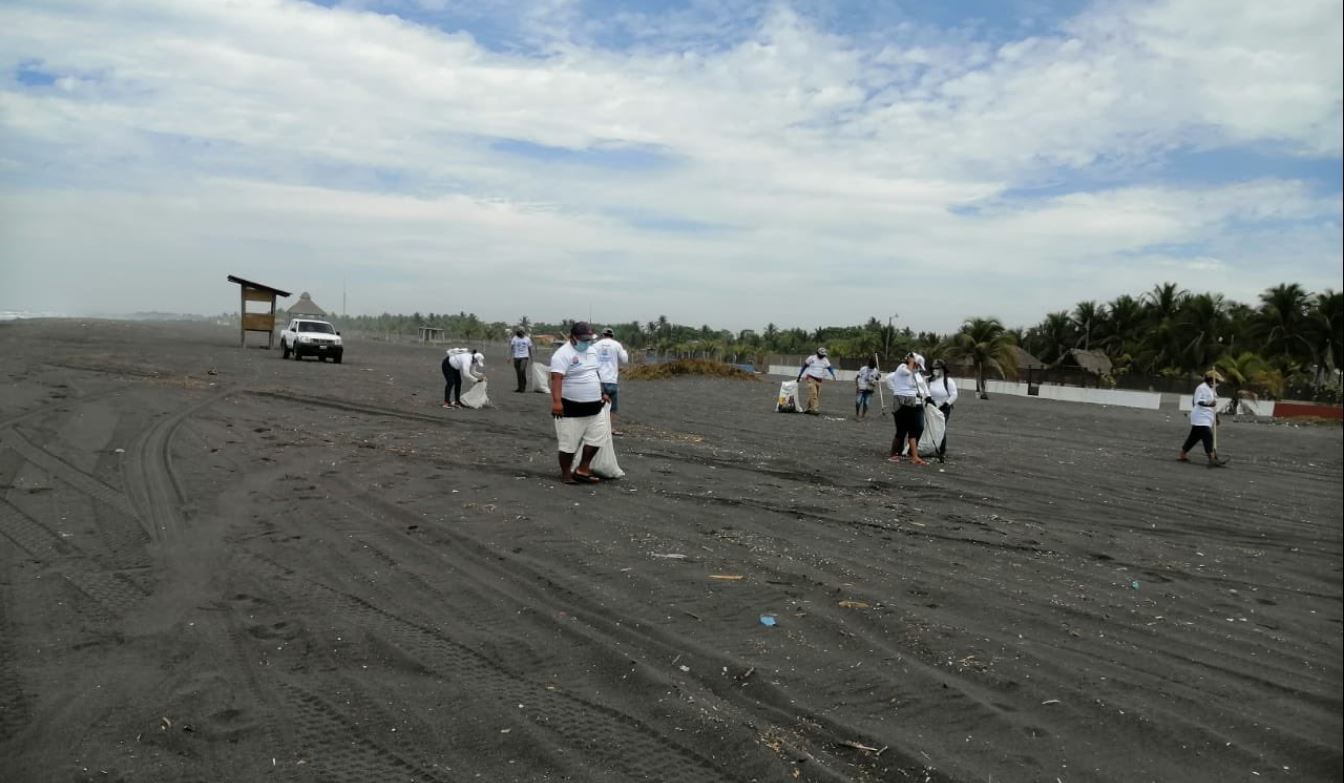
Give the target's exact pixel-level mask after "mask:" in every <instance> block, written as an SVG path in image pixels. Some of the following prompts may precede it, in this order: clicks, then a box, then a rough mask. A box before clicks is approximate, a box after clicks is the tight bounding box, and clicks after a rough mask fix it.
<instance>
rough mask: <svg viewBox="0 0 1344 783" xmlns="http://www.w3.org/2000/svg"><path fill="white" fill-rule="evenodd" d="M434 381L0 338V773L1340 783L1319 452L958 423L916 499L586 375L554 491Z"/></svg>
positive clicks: (689, 387)
mask: <svg viewBox="0 0 1344 783" xmlns="http://www.w3.org/2000/svg"><path fill="white" fill-rule="evenodd" d="M438 359H439V352H438V351H437V350H435V349H430V348H425V347H419V346H410V345H402V346H398V345H387V344H382V343H376V342H361V341H359V340H350V341H349V345H348V354H347V357H346V361H345V363H344V364H341V365H333V364H327V363H318V362H315V361H312V360H308V361H305V362H302V363H299V362H293V361H283V360H281V358H280V355H279V351H278V350H277V351H270V352H267V351H264V350H258V349H247V350H243V349H240V348H238V347H237V345H236V336H235V333H234V332H232V331H231V330H229V329H224V328H209V327H200V326H182V325H166V324H165V325H151V324H131V323H119V322H106V321H103V322H98V321H87V322H80V321H45V322H19V323H7V324H4V325H0V390H3V391H2V396H0V445H2V446H3V448H0V780H4V781H47V780H56V781H67V780H75V781H83V780H89V781H110V780H131V781H147V780H163V781H168V780H174V781H175V780H210V781H222V780H237V781H255V780H266V779H277V780H295V781H393V780H420V781H426V780H444V781H456V780H477V779H479V780H491V781H514V780H517V781H534V780H575V781H629V780H664V781H710V780H723V781H749V780H759V781H781V780H793V779H799V780H815V781H877V780H882V781H887V780H894V781H901V780H920V781H922V780H933V781H938V780H958V781H986V780H994V781H1041V780H1045V781H1051V780H1060V781H1070V780H1075V781H1078V780H1088V781H1124V783H1135V781H1146V780H1156V781H1227V780H1253V779H1285V780H1339V779H1340V777H1341V775H1344V754H1342V753H1341V739H1340V737H1341V729H1342V728H1344V727H1342V726H1341V713H1342V711H1344V702H1342V699H1341V652H1342V651H1341V592H1342V590H1341V579H1342V576H1341V560H1342V556H1341V463H1342V459H1341V449H1342V446H1341V430H1340V428H1339V427H1338V426H1334V427H1328V426H1284V425H1276V424H1266V423H1254V422H1235V423H1228V424H1227V425H1226V426H1224V427H1223V429H1222V434H1221V445H1222V448H1223V451H1224V452H1225V453H1226V454H1228V455H1230V456H1231V457H1232V459H1233V462H1232V464H1231V466H1230V467H1229V468H1228V469H1227V470H1222V471H1217V470H1207V469H1205V468H1204V467H1202V466H1199V465H1181V464H1177V463H1176V462H1174V460H1173V457H1174V455H1175V450H1176V447H1177V446H1178V445H1179V443H1180V441H1181V439H1182V438H1183V437H1184V435H1185V432H1186V428H1187V424H1186V419H1185V417H1184V415H1182V414H1180V413H1178V412H1175V411H1171V412H1166V411H1164V412H1142V411H1133V410H1125V409H1117V408H1103V407H1098V406H1087V405H1075V404H1069V403H1058V402H1049V401H1042V400H1031V399H1017V398H1008V397H996V398H994V399H991V400H988V401H979V400H974V399H967V398H963V402H962V403H961V404H960V405H959V406H958V407H957V410H956V412H955V416H954V417H953V419H952V422H951V430H950V435H951V438H950V444H951V449H952V457H951V458H950V459H949V461H948V463H947V464H946V465H942V466H939V465H936V464H935V465H932V466H930V467H928V468H916V467H914V466H911V465H908V464H905V465H900V466H892V465H888V464H887V463H885V462H884V460H883V457H884V456H885V455H886V449H887V444H888V443H889V440H890V437H891V430H892V427H891V424H890V420H889V419H888V420H883V419H880V418H876V417H875V418H873V419H870V420H868V421H862V422H859V421H854V420H852V418H845V415H846V414H848V413H850V412H851V411H850V410H849V405H850V398H849V395H848V393H847V387H843V386H841V385H833V386H829V387H828V389H827V391H828V395H829V396H828V397H827V399H826V401H825V403H824V408H825V409H826V411H827V412H828V414H829V415H827V416H823V417H805V416H796V415H783V414H776V413H773V412H772V403H773V397H774V394H775V390H776V388H777V383H776V382H770V381H765V382H760V383H752V382H742V381H727V380H704V379H690V380H677V381H664V382H644V383H639V382H627V383H626V384H624V385H623V403H624V405H625V408H626V411H625V413H626V417H625V424H626V427H625V428H626V429H627V430H628V432H629V435H628V436H627V437H625V438H623V439H618V440H617V446H618V449H619V459H620V462H621V465H622V467H623V468H624V469H625V470H626V471H628V473H629V475H628V476H627V477H626V478H625V479H624V480H622V481H618V482H609V483H606V484H603V485H600V486H591V487H590V486H581V487H573V486H564V485H561V484H560V483H559V482H558V481H557V469H556V466H555V455H554V445H553V444H554V441H553V430H552V425H551V421H550V419H549V417H548V414H547V403H546V398H545V397H544V396H543V395H541V394H515V393H512V392H511V391H510V389H511V388H512V386H511V379H510V377H509V376H510V375H511V371H510V370H508V369H506V368H505V367H504V366H503V361H502V357H500V356H498V355H495V356H491V357H490V362H491V364H493V365H495V366H494V367H493V368H492V369H493V371H494V378H495V382H494V383H493V384H492V385H493V386H495V387H498V388H492V390H491V394H492V398H493V401H494V403H495V407H494V408H492V409H488V410H482V411H445V410H442V409H440V408H439V402H440V400H439V396H440V394H441V390H442V381H441V377H440V375H439V369H438ZM842 390H843V393H842ZM720 577H732V578H731V579H728V578H720ZM762 615H769V616H772V617H773V619H774V622H775V624H774V625H766V624H764V623H763V622H762ZM1257 776H1258V777H1257Z"/></svg>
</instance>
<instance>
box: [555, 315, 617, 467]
mask: <svg viewBox="0 0 1344 783" xmlns="http://www.w3.org/2000/svg"><path fill="white" fill-rule="evenodd" d="M596 336H597V335H595V334H593V329H592V327H590V326H589V325H588V323H587V322H586V321H576V322H575V323H574V326H572V327H570V330H569V341H568V342H566V343H565V344H564V345H562V346H560V347H559V348H557V349H556V351H555V353H554V354H553V355H552V356H551V384H550V386H551V416H552V418H554V419H555V439H556V442H557V443H558V445H559V451H560V480H561V481H563V482H564V483H566V484H596V483H597V482H599V481H601V479H600V478H598V477H597V476H595V475H593V471H592V462H593V457H595V456H597V452H598V449H600V448H602V445H603V444H604V443H606V442H608V440H609V439H610V438H611V423H610V419H609V418H608V417H607V416H605V415H603V410H602V408H603V406H604V405H606V404H607V403H608V402H610V399H609V398H608V397H607V395H606V393H604V392H603V391H602V381H601V379H600V378H599V377H598V362H597V353H596V352H595V351H593V349H592V345H593V338H594V337H596ZM576 454H579V464H578V466H577V467H574V456H575V455H576Z"/></svg>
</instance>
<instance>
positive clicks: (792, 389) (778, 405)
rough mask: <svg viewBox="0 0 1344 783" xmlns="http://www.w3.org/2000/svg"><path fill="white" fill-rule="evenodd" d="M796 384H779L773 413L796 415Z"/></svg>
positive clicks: (787, 382) (786, 382)
mask: <svg viewBox="0 0 1344 783" xmlns="http://www.w3.org/2000/svg"><path fill="white" fill-rule="evenodd" d="M798 410H799V408H798V382H797V381H784V382H783V383H781V384H779V397H778V398H776V400H775V413H797V412H798Z"/></svg>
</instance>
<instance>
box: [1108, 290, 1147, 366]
mask: <svg viewBox="0 0 1344 783" xmlns="http://www.w3.org/2000/svg"><path fill="white" fill-rule="evenodd" d="M1143 320H1144V312H1143V303H1142V302H1140V301H1139V300H1137V299H1135V298H1134V297H1132V296H1130V295H1129V294H1122V295H1121V296H1117V297H1116V298H1114V299H1112V300H1111V301H1110V302H1109V303H1107V305H1106V312H1105V315H1104V316H1103V317H1102V319H1101V323H1100V325H1099V327H1098V331H1099V332H1100V335H1099V340H1100V342H1101V344H1102V345H1103V346H1104V347H1105V350H1106V355H1107V356H1109V357H1111V361H1112V362H1113V363H1115V362H1116V360H1117V359H1118V358H1120V357H1123V356H1130V355H1132V354H1133V353H1134V352H1135V351H1137V350H1138V342H1139V335H1140V334H1142V331H1143ZM1118 366H1119V365H1118V363H1117V367H1118Z"/></svg>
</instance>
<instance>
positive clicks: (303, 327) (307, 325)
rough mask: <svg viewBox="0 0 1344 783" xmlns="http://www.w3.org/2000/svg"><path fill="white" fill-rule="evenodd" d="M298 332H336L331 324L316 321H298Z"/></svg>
mask: <svg viewBox="0 0 1344 783" xmlns="http://www.w3.org/2000/svg"><path fill="white" fill-rule="evenodd" d="M299 331H300V332H321V333H323V334H336V330H335V329H333V328H332V326H331V324H323V323H318V322H316V321H299Z"/></svg>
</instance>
